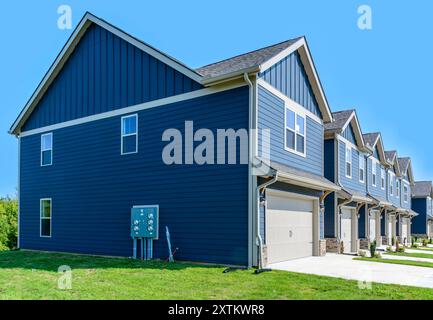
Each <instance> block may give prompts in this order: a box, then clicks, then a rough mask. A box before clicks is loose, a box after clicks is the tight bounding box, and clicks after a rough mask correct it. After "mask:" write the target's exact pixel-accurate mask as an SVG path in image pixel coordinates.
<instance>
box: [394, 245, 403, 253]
mask: <svg viewBox="0 0 433 320" xmlns="http://www.w3.org/2000/svg"><path fill="white" fill-rule="evenodd" d="M404 251H405V248H404V247H403V246H399V247H398V249H396V251H395V252H404Z"/></svg>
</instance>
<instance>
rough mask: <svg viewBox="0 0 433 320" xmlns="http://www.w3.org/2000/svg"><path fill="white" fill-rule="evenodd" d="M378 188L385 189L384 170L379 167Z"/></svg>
mask: <svg viewBox="0 0 433 320" xmlns="http://www.w3.org/2000/svg"><path fill="white" fill-rule="evenodd" d="M380 188H381V189H382V190H385V170H384V169H383V168H381V169H380Z"/></svg>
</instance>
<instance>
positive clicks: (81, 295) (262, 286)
mask: <svg viewBox="0 0 433 320" xmlns="http://www.w3.org/2000/svg"><path fill="white" fill-rule="evenodd" d="M60 265H69V266H70V267H71V268H72V277H73V278H72V290H60V289H58V288H57V281H58V278H59V274H58V273H57V269H58V267H59V266H60ZM224 269H225V268H224V267H218V266H209V265H199V264H192V263H180V262H177V263H174V264H168V263H166V262H161V261H152V262H142V261H134V260H130V259H116V258H101V257H89V256H78V255H69V254H52V253H37V252H28V251H15V252H0V299H366V300H371V299H403V300H408V299H433V290H430V289H425V288H415V287H405V286H397V285H385V284H373V286H372V289H371V290H369V289H359V288H358V283H357V282H356V281H347V280H343V279H335V278H330V277H320V276H313V275H306V274H297V273H289V272H282V271H272V272H265V273H262V274H259V275H256V274H254V273H253V270H245V271H235V272H230V273H225V274H224V273H223V270H224Z"/></svg>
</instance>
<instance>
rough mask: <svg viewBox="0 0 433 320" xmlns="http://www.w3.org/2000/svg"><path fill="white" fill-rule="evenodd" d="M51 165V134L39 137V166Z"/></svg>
mask: <svg viewBox="0 0 433 320" xmlns="http://www.w3.org/2000/svg"><path fill="white" fill-rule="evenodd" d="M52 164H53V134H52V133H46V134H43V135H41V166H50V165H52Z"/></svg>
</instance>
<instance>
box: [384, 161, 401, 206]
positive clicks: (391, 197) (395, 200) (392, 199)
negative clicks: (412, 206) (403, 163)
mask: <svg viewBox="0 0 433 320" xmlns="http://www.w3.org/2000/svg"><path fill="white" fill-rule="evenodd" d="M389 171H390V172H392V173H394V177H393V178H392V183H393V186H394V187H393V194H392V195H391V188H390V185H389V182H390V179H389V175H388V177H387V178H388V180H387V183H388V200H389V201H390V202H391V203H392V204H393V205H395V206H397V207H400V196H399V197H397V180H398V179H399V178H398V177H397V176H396V175H395V171H394V169H390V170H389ZM400 195H401V192H400Z"/></svg>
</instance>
